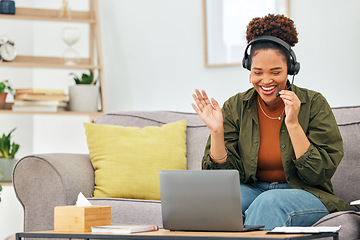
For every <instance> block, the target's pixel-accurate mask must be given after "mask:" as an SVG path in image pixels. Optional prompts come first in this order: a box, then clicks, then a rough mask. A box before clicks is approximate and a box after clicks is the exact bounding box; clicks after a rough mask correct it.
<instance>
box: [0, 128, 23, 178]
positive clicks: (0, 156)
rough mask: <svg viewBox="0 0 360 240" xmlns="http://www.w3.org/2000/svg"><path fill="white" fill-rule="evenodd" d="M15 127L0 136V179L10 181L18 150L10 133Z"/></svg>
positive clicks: (17, 145)
mask: <svg viewBox="0 0 360 240" xmlns="http://www.w3.org/2000/svg"><path fill="white" fill-rule="evenodd" d="M15 129H16V128H14V129H13V130H11V131H10V133H8V134H7V135H5V133H3V135H2V137H1V138H0V169H1V170H2V174H3V178H2V180H1V181H4V182H11V177H12V176H11V174H12V170H13V168H14V165H15V163H16V161H15V154H16V153H17V151H18V150H19V147H20V146H19V144H16V143H15V142H13V141H11V134H12V133H13V132H14V131H15Z"/></svg>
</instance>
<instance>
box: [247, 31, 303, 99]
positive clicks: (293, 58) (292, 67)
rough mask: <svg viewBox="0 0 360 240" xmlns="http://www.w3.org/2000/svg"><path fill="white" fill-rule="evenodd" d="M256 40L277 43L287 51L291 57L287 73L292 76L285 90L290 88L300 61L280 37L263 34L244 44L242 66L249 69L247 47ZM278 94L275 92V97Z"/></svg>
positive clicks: (297, 71)
mask: <svg viewBox="0 0 360 240" xmlns="http://www.w3.org/2000/svg"><path fill="white" fill-rule="evenodd" d="M257 42H274V43H277V44H279V45H280V46H283V47H284V48H285V49H286V50H287V51H288V52H289V54H290V57H291V63H290V66H289V67H288V75H292V76H293V77H292V81H291V84H290V86H289V87H288V88H287V89H286V90H290V89H291V86H292V85H293V83H294V78H295V75H296V74H298V73H299V71H300V63H299V62H297V60H296V55H295V52H294V51H293V50H292V49H291V46H290V45H289V44H288V43H287V42H285V41H283V40H282V39H280V38H277V37H274V36H270V35H264V36H260V37H256V38H254V39H253V40H251V41H250V42H249V43H248V45H247V46H246V49H245V53H244V58H243V61H242V65H243V67H244V68H246V69H247V70H249V71H251V63H250V59H249V54H248V49H249V47H250V46H251V45H253V44H254V43H257ZM279 96H280V93H276V97H279Z"/></svg>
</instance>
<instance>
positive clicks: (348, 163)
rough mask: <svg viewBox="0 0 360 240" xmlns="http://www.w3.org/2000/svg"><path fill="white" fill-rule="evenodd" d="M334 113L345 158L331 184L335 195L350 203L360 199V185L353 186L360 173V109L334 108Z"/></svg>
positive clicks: (352, 208)
mask: <svg viewBox="0 0 360 240" xmlns="http://www.w3.org/2000/svg"><path fill="white" fill-rule="evenodd" d="M333 112H334V115H335V117H336V120H337V122H338V126H339V130H340V133H341V136H342V138H343V145H344V157H343V158H342V160H341V162H340V164H339V166H338V168H337V169H336V171H335V174H334V176H333V177H332V179H331V182H332V183H333V187H334V193H335V195H336V196H338V197H340V198H341V199H343V200H344V201H345V202H347V203H350V202H352V201H354V200H357V199H359V192H360V185H359V184H353V183H356V182H358V180H359V173H358V171H354V169H360V156H359V139H360V108H359V107H342V108H334V109H333ZM350 209H351V210H356V209H355V208H354V207H350Z"/></svg>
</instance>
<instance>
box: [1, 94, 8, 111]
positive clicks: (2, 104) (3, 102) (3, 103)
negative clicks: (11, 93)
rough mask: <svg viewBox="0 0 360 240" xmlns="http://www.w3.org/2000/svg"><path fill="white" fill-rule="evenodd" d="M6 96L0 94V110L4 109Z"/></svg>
mask: <svg viewBox="0 0 360 240" xmlns="http://www.w3.org/2000/svg"><path fill="white" fill-rule="evenodd" d="M6 96H7V93H6V92H5V93H0V109H4V108H5V105H6Z"/></svg>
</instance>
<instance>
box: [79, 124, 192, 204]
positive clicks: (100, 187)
mask: <svg viewBox="0 0 360 240" xmlns="http://www.w3.org/2000/svg"><path fill="white" fill-rule="evenodd" d="M84 127H85V133H86V139H87V144H88V148H89V153H90V158H91V161H92V164H93V166H94V169H95V191H94V197H96V198H133V199H148V200H149V199H152V200H160V187H159V171H160V170H172V169H174V170H186V121H185V120H182V121H178V122H174V123H168V124H164V125H163V126H161V127H155V126H149V127H145V128H138V127H122V126H114V125H100V124H94V123H84Z"/></svg>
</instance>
